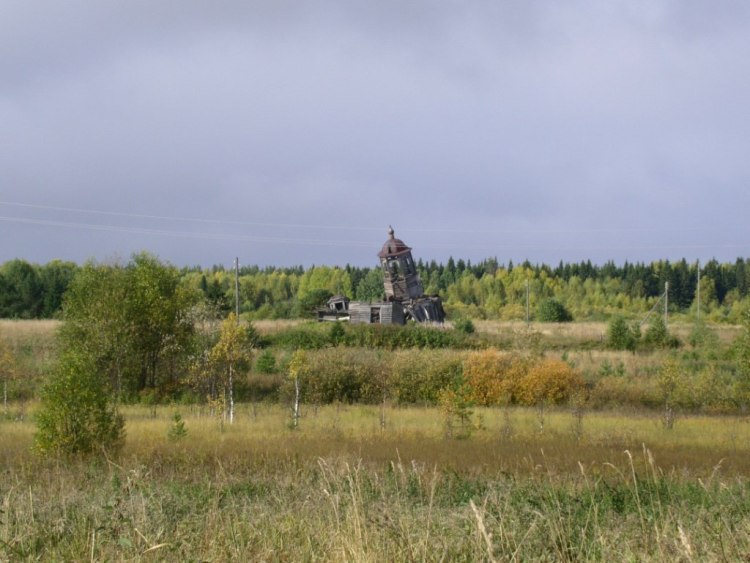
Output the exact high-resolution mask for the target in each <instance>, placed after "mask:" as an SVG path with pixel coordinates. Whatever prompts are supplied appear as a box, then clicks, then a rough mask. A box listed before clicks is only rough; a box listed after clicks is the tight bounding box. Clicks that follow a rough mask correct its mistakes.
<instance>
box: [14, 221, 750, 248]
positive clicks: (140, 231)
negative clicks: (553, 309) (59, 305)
mask: <svg viewBox="0 0 750 563" xmlns="http://www.w3.org/2000/svg"><path fill="white" fill-rule="evenodd" d="M0 222H8V223H20V224H27V225H40V226H48V227H59V228H70V229H81V230H94V231H103V232H113V233H127V234H136V235H152V236H168V237H175V238H190V239H202V240H223V241H239V242H255V243H267V244H291V245H308V246H329V247H360V248H372V247H373V243H372V241H355V240H349V239H338V240H318V239H310V238H290V237H272V236H252V235H242V234H229V233H209V232H194V231H174V230H166V229H150V228H142V227H128V226H120V225H105V224H96V223H81V222H71V221H52V220H47V219H32V218H26V217H6V216H0ZM410 230H411V229H410ZM748 246H750V245H748V244H723V245H719V244H695V245H689V244H682V245H668V244H659V245H638V246H634V245H611V244H607V245H580V244H576V245H571V246H561V245H550V244H546V243H539V244H518V243H491V242H488V243H486V244H471V243H465V242H461V241H457V242H454V243H451V244H441V243H431V242H424V243H420V248H438V249H451V248H457V249H464V250H488V251H490V252H493V251H495V252H496V251H498V250H500V249H511V250H516V251H518V250H539V249H543V250H548V251H570V250H579V251H581V250H584V251H594V250H609V251H613V250H619V251H623V250H630V251H633V250H666V249H669V250H681V251H687V250H715V249H746V248H747V247H748Z"/></svg>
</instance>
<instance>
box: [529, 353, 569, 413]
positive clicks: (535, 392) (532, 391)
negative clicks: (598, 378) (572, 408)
mask: <svg viewBox="0 0 750 563" xmlns="http://www.w3.org/2000/svg"><path fill="white" fill-rule="evenodd" d="M582 386H583V377H582V376H581V374H580V373H579V372H578V371H577V370H575V369H574V368H572V367H571V366H570V365H569V364H567V363H565V362H563V361H562V360H549V359H544V360H538V361H537V362H535V363H534V364H533V365H532V366H531V368H530V369H529V370H528V372H527V373H526V375H525V376H524V377H523V378H522V379H521V381H520V382H519V385H518V389H517V399H518V401H519V402H520V403H523V404H526V405H539V404H558V403H561V402H563V401H565V400H567V399H569V398H570V396H571V395H572V394H573V392H574V391H576V390H577V389H579V388H580V387H582Z"/></svg>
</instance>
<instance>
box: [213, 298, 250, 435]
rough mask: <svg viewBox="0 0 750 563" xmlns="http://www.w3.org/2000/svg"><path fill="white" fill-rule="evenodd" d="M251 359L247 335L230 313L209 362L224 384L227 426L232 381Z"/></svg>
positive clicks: (231, 406)
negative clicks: (216, 370) (215, 368)
mask: <svg viewBox="0 0 750 563" xmlns="http://www.w3.org/2000/svg"><path fill="white" fill-rule="evenodd" d="M251 358H252V351H251V347H250V339H249V333H248V330H247V328H246V327H243V326H241V325H240V324H239V323H238V321H237V316H236V315H235V314H234V313H230V314H229V316H228V317H227V318H226V320H225V321H224V322H222V323H221V331H220V333H219V341H218V342H217V343H216V345H215V346H214V347H213V349H212V350H211V354H210V359H211V362H212V363H213V364H214V365H215V366H217V368H218V372H219V373H220V374H221V381H222V382H223V384H224V393H225V395H226V398H227V405H228V408H227V413H226V418H227V419H228V420H229V424H232V423H233V422H234V381H235V377H236V373H237V370H238V369H240V368H243V369H247V368H248V366H249V363H250V360H251Z"/></svg>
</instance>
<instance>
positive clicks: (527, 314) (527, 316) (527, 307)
mask: <svg viewBox="0 0 750 563" xmlns="http://www.w3.org/2000/svg"><path fill="white" fill-rule="evenodd" d="M529 323H530V320H529V280H526V327H528V326H529Z"/></svg>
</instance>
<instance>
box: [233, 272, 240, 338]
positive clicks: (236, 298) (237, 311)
mask: <svg viewBox="0 0 750 563" xmlns="http://www.w3.org/2000/svg"><path fill="white" fill-rule="evenodd" d="M234 314H235V315H236V316H237V324H240V259H239V257H238V258H235V259H234Z"/></svg>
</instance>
